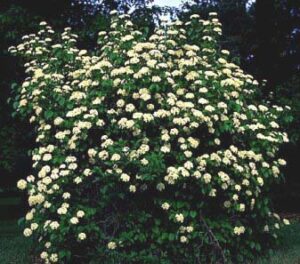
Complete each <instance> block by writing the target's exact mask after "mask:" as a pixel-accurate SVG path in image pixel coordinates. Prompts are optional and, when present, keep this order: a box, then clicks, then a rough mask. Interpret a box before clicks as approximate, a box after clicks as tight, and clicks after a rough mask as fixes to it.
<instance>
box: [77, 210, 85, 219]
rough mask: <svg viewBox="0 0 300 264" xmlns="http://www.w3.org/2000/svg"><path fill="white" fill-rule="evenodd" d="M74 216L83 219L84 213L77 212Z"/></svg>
mask: <svg viewBox="0 0 300 264" xmlns="http://www.w3.org/2000/svg"><path fill="white" fill-rule="evenodd" d="M76 215H77V217H78V218H82V217H84V215H85V213H84V211H82V210H79V211H78V212H77V214H76Z"/></svg>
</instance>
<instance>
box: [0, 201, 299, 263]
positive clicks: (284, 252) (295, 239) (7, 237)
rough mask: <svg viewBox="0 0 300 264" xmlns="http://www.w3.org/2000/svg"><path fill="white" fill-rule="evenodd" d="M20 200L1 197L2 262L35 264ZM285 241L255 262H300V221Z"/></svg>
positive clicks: (288, 229)
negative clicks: (17, 214)
mask: <svg viewBox="0 0 300 264" xmlns="http://www.w3.org/2000/svg"><path fill="white" fill-rule="evenodd" d="M19 202H20V199H18V198H5V199H3V198H0V212H1V214H0V263H1V264H33V263H32V261H31V260H30V248H31V240H30V239H28V238H25V237H23V235H22V230H21V228H20V227H19V226H18V220H17V219H16V218H15V217H13V216H14V214H13V213H11V212H12V210H14V207H16V206H17V205H18V204H19ZM281 232H282V235H283V241H282V243H281V247H280V248H275V249H274V254H272V256H270V257H262V258H260V259H258V260H257V261H256V262H255V263H253V264H300V221H299V219H298V220H294V221H292V224H291V225H290V226H286V227H285V228H284V229H282V231H281Z"/></svg>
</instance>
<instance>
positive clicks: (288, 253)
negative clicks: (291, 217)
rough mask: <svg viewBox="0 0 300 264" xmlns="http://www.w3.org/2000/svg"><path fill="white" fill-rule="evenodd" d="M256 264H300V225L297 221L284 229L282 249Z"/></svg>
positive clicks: (276, 250) (274, 251) (277, 249)
mask: <svg viewBox="0 0 300 264" xmlns="http://www.w3.org/2000/svg"><path fill="white" fill-rule="evenodd" d="M255 264H300V223H299V222H298V221H297V222H294V223H292V224H291V225H290V226H286V227H284V228H283V229H282V241H281V244H280V247H279V248H276V249H274V250H273V254H270V256H268V257H262V258H260V259H258V261H257V262H255Z"/></svg>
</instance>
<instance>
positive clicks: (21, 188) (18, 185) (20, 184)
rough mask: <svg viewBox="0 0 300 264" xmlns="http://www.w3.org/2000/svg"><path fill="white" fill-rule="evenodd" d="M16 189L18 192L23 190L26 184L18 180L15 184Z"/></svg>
mask: <svg viewBox="0 0 300 264" xmlns="http://www.w3.org/2000/svg"><path fill="white" fill-rule="evenodd" d="M17 187H18V189H20V190H24V189H26V187H27V182H26V181H25V180H19V181H18V183H17Z"/></svg>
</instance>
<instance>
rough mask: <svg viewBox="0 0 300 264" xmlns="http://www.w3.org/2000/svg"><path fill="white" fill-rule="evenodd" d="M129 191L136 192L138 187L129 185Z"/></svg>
mask: <svg viewBox="0 0 300 264" xmlns="http://www.w3.org/2000/svg"><path fill="white" fill-rule="evenodd" d="M129 191H130V192H132V193H135V192H136V187H135V186H134V185H130V186H129Z"/></svg>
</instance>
